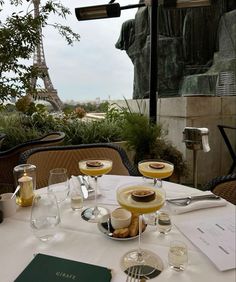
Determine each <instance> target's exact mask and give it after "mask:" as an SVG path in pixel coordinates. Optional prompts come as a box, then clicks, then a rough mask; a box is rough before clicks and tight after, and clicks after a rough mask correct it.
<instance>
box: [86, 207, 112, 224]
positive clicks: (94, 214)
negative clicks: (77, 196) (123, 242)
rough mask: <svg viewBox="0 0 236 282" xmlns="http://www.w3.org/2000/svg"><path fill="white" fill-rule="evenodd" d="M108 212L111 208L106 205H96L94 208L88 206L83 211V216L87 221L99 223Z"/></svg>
mask: <svg viewBox="0 0 236 282" xmlns="http://www.w3.org/2000/svg"><path fill="white" fill-rule="evenodd" d="M107 214H109V210H107V209H106V208H104V207H98V206H96V207H94V208H87V209H85V210H84V211H82V213H81V217H82V219H84V220H86V221H89V222H93V223H97V222H99V221H100V219H101V218H102V217H103V216H104V215H107Z"/></svg>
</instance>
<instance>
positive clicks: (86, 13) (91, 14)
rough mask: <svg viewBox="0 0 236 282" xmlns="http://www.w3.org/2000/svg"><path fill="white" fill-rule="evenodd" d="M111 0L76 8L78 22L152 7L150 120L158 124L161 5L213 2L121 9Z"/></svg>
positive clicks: (161, 0)
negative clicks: (159, 12) (123, 11)
mask: <svg viewBox="0 0 236 282" xmlns="http://www.w3.org/2000/svg"><path fill="white" fill-rule="evenodd" d="M114 2H115V0H111V1H110V2H109V3H108V4H104V5H96V6H87V7H79V8H75V14H76V17H77V20H78V21H85V20H98V19H105V18H114V17H119V16H120V14H121V11H122V10H127V9H134V8H139V7H143V6H145V5H148V6H150V9H151V13H150V15H151V16H150V68H149V119H150V121H151V122H153V123H156V120H157V99H158V79H157V78H158V76H157V73H158V60H157V59H158V56H157V54H158V44H157V42H158V13H157V9H158V6H159V5H163V7H164V8H166V9H178V8H194V7H204V6H210V5H211V0H144V1H143V3H139V4H133V5H126V6H123V7H121V6H120V4H119V3H114Z"/></svg>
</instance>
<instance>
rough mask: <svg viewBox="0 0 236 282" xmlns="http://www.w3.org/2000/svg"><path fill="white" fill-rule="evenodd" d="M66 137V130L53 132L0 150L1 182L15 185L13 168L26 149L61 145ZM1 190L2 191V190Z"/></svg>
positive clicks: (10, 185) (11, 185)
mask: <svg viewBox="0 0 236 282" xmlns="http://www.w3.org/2000/svg"><path fill="white" fill-rule="evenodd" d="M64 138H65V133H64V132H52V133H49V134H47V135H44V136H43V137H41V138H37V139H33V140H30V141H27V142H25V143H22V144H20V145H17V146H15V147H13V148H11V149H9V150H6V151H1V152H0V184H1V183H4V185H5V186H6V184H8V186H9V187H12V189H13V185H14V179H13V168H14V167H15V166H16V165H18V164H19V157H20V154H21V153H22V152H24V151H26V150H29V149H32V148H35V147H42V146H51V145H59V144H60V143H62V142H63V140H64ZM0 192H1V191H0Z"/></svg>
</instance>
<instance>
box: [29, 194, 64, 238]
mask: <svg viewBox="0 0 236 282" xmlns="http://www.w3.org/2000/svg"><path fill="white" fill-rule="evenodd" d="M59 223H60V213H59V208H58V203H57V199H56V196H55V195H54V194H53V193H44V194H36V195H35V196H34V199H33V204H32V207H31V217H30V225H31V228H32V230H33V233H34V235H35V236H36V237H37V238H39V239H40V240H41V241H44V242H45V241H48V240H50V239H52V238H53V237H54V236H55V234H56V231H57V228H56V227H57V226H58V224H59Z"/></svg>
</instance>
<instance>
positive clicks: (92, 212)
mask: <svg viewBox="0 0 236 282" xmlns="http://www.w3.org/2000/svg"><path fill="white" fill-rule="evenodd" d="M79 169H80V171H81V173H83V174H85V175H88V176H90V177H92V178H93V179H94V183H95V184H94V186H95V187H94V190H95V205H94V207H89V208H87V209H85V210H83V212H82V213H81V216H82V218H83V219H84V220H86V221H89V222H93V223H98V222H99V221H100V220H101V218H102V217H103V216H104V215H107V214H108V213H109V211H108V210H107V209H106V208H104V207H100V206H98V205H97V189H98V177H101V176H102V175H104V174H107V173H108V172H110V171H111V169H112V161H111V160H108V159H87V160H81V161H80V162H79Z"/></svg>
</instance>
